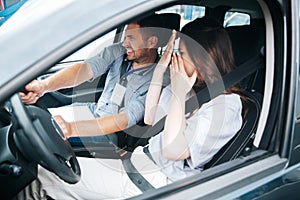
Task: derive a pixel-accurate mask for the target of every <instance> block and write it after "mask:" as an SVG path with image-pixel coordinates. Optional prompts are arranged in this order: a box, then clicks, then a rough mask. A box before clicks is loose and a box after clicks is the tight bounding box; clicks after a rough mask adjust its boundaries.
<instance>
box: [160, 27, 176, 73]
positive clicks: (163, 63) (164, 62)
mask: <svg viewBox="0 0 300 200" xmlns="http://www.w3.org/2000/svg"><path fill="white" fill-rule="evenodd" d="M175 39H176V31H175V30H173V31H172V35H171V37H170V39H169V41H168V44H167V48H166V50H165V52H164V54H163V56H162V57H161V58H160V60H159V62H158V63H157V65H156V69H160V70H161V72H163V73H164V72H165V71H166V69H167V67H168V65H169V64H170V62H171V57H172V53H173V50H174V42H175Z"/></svg>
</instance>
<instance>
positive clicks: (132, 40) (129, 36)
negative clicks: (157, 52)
mask: <svg viewBox="0 0 300 200" xmlns="http://www.w3.org/2000/svg"><path fill="white" fill-rule="evenodd" d="M123 46H124V47H125V48H126V52H127V59H128V60H131V61H134V62H138V63H142V62H144V61H145V60H147V58H148V53H149V51H148V50H149V49H148V44H147V41H146V40H145V38H143V35H142V31H141V29H140V26H139V25H138V24H129V25H128V26H127V28H126V30H125V40H124V41H123Z"/></svg>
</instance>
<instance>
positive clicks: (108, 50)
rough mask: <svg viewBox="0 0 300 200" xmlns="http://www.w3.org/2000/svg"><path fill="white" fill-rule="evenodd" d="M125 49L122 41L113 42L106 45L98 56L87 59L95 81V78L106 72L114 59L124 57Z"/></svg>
mask: <svg viewBox="0 0 300 200" xmlns="http://www.w3.org/2000/svg"><path fill="white" fill-rule="evenodd" d="M124 53H125V49H124V47H123V46H122V44H121V43H117V44H113V45H111V46H108V47H105V48H104V49H103V50H102V51H101V52H100V53H99V54H97V55H96V56H94V57H92V58H89V59H87V60H86V61H85V62H86V63H87V64H88V65H89V67H90V68H91V70H92V72H93V78H92V79H91V80H90V81H93V80H94V79H95V78H97V77H99V76H101V75H102V74H104V73H105V72H106V71H107V70H108V69H109V67H110V66H111V65H112V63H113V62H114V61H116V60H117V59H118V58H120V57H123V55H124Z"/></svg>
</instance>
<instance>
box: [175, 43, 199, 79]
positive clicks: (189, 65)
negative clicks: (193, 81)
mask: <svg viewBox="0 0 300 200" xmlns="http://www.w3.org/2000/svg"><path fill="white" fill-rule="evenodd" d="M179 52H180V54H181V56H182V59H183V64H184V68H185V71H186V73H187V75H188V76H192V74H193V73H194V71H195V70H196V67H195V65H194V63H193V61H192V59H191V57H190V55H189V53H188V51H187V48H186V46H185V44H184V42H183V41H180V42H179Z"/></svg>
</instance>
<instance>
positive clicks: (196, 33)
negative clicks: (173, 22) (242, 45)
mask: <svg viewBox="0 0 300 200" xmlns="http://www.w3.org/2000/svg"><path fill="white" fill-rule="evenodd" d="M180 39H181V41H182V42H184V44H185V46H186V48H187V51H188V53H189V55H190V57H191V59H192V61H193V63H194V65H195V67H196V68H197V71H198V76H197V81H196V83H195V85H194V87H193V88H194V90H195V91H199V90H200V89H202V88H203V87H205V85H208V84H211V83H214V82H215V81H217V80H219V79H220V78H221V77H222V76H224V75H225V74H227V73H229V72H230V71H232V70H233V69H234V67H235V63H234V56H233V50H232V46H231V40H230V37H229V35H228V33H227V31H226V30H225V29H224V28H223V26H222V24H220V23H219V22H218V21H216V20H214V19H213V18H209V17H204V18H198V19H196V20H194V21H192V22H190V23H188V24H186V25H185V26H184V27H183V28H182V30H181V34H180ZM225 89H226V88H224V90H225ZM224 93H226V94H231V93H237V94H239V95H240V97H241V100H242V103H243V105H244V104H245V101H246V98H245V96H244V95H243V92H242V90H241V89H240V87H239V84H236V85H234V86H231V87H230V88H228V89H226V90H225V91H224ZM243 108H244V106H243ZM244 114H245V109H243V115H244Z"/></svg>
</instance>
